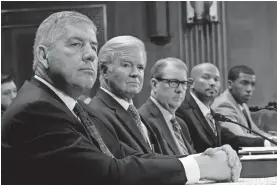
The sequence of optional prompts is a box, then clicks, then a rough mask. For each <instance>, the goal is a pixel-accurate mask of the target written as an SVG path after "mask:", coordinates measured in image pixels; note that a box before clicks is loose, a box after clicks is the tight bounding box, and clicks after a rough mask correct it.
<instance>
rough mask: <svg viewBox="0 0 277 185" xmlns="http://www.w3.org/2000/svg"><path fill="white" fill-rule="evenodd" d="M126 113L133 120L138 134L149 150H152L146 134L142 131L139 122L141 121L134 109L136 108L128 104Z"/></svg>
mask: <svg viewBox="0 0 277 185" xmlns="http://www.w3.org/2000/svg"><path fill="white" fill-rule="evenodd" d="M127 112H128V113H129V114H130V116H131V117H132V118H133V119H134V120H135V122H136V125H137V127H138V129H139V131H140V133H141V134H142V136H143V138H144V140H145V142H146V143H147V145H148V146H149V147H150V149H152V147H151V145H150V143H149V139H148V136H147V133H145V131H144V130H143V127H142V122H141V119H140V116H139V113H138V110H137V109H136V107H135V106H134V105H133V104H130V105H129V107H128V109H127Z"/></svg>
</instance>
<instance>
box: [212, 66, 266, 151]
mask: <svg viewBox="0 0 277 185" xmlns="http://www.w3.org/2000/svg"><path fill="white" fill-rule="evenodd" d="M255 83H256V75H255V73H254V71H253V70H252V69H251V68H249V67H248V66H245V65H240V66H234V67H233V68H231V69H230V71H229V74H228V89H226V90H225V91H224V92H223V93H222V94H221V95H219V96H218V97H217V98H216V99H215V100H214V102H213V104H212V108H213V109H214V110H215V112H218V113H221V114H223V115H225V116H226V117H228V118H229V119H231V120H233V121H235V122H238V123H240V124H242V125H244V126H246V127H248V128H249V129H252V130H254V131H257V132H259V133H261V134H263V135H265V136H267V137H271V135H270V134H267V133H265V132H264V131H262V130H261V129H259V128H258V127H257V125H256V124H255V123H254V122H253V120H252V118H251V115H250V111H249V108H248V106H247V104H246V103H247V102H248V101H249V100H250V98H251V97H252V94H253V92H254V90H255ZM222 126H224V127H225V128H227V129H228V130H230V131H231V132H232V133H234V134H236V135H238V136H248V137H258V136H256V135H254V133H250V132H249V131H248V130H246V129H244V128H242V127H240V126H238V125H235V124H233V123H228V122H223V123H222ZM265 145H266V146H268V145H269V146H270V144H269V143H268V144H267V142H266V143H265Z"/></svg>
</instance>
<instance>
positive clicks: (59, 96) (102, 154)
mask: <svg viewBox="0 0 277 185" xmlns="http://www.w3.org/2000/svg"><path fill="white" fill-rule="evenodd" d="M96 31H97V29H96V27H95V25H94V23H93V22H92V21H91V20H90V19H89V18H88V17H86V16H84V15H82V14H80V13H77V12H58V13H54V14H52V15H51V16H49V17H48V18H47V19H45V20H44V21H43V22H42V23H41V25H40V26H39V28H38V30H37V33H36V39H35V44H34V64H33V70H34V73H35V75H34V77H33V78H32V80H31V81H30V82H28V81H26V82H25V83H24V85H23V86H22V87H21V88H20V90H19V92H18V95H17V97H16V98H15V99H14V101H13V102H12V104H11V105H10V106H9V108H8V109H7V110H6V112H5V113H4V115H3V117H2V124H1V127H2V129H1V132H2V182H5V184H93V183H95V184H115V185H125V184H126V185H139V184H146V185H147V184H149V185H153V184H154V185H156V184H159V185H163V184H164V185H166V184H167V185H170V184H189V183H195V182H197V181H198V180H199V179H210V180H216V181H217V180H220V181H221V180H229V181H236V180H238V178H239V176H240V171H241V163H240V161H239V158H238V156H237V154H236V152H235V151H234V150H233V149H232V148H231V147H230V146H229V145H223V146H221V145H222V144H224V143H230V144H231V145H232V146H233V147H237V146H238V145H252V144H253V145H263V142H264V141H263V140H262V139H261V138H257V137H246V136H235V134H233V133H232V132H231V131H229V130H227V129H226V130H225V129H224V128H221V126H219V124H217V123H216V122H215V121H214V120H212V117H211V116H210V117H209V119H208V118H205V117H207V115H210V114H212V113H213V112H212V111H211V109H210V104H211V102H212V101H213V99H214V98H215V96H216V94H217V92H218V90H219V86H220V83H219V81H220V79H219V78H220V76H219V71H218V69H217V68H216V67H215V66H214V65H213V64H210V63H204V64H200V65H197V66H195V67H194V68H193V70H192V72H191V77H192V79H193V82H192V81H190V80H188V78H187V73H188V69H187V66H186V65H185V63H184V62H183V61H181V60H179V59H176V58H165V59H161V60H159V61H158V62H156V63H155V65H154V66H153V68H152V70H151V82H150V84H151V96H150V98H149V100H147V101H146V103H145V104H144V105H143V106H142V107H141V108H140V109H139V110H137V109H136V107H135V106H134V105H133V101H132V98H133V97H134V96H135V95H136V94H138V93H139V92H140V91H141V89H142V86H143V78H144V70H145V68H146V64H147V59H146V51H145V46H144V44H143V42H142V41H140V40H139V39H137V38H135V37H132V36H119V37H115V38H113V39H111V40H109V41H108V42H107V43H105V45H104V46H103V47H102V48H101V49H100V51H99V54H98V56H97V46H98V43H97V39H96ZM98 63H99V65H98ZM98 66H99V72H100V75H99V76H100V86H101V87H100V89H99V92H98V94H97V96H95V97H94V98H93V100H92V101H91V102H90V104H89V105H87V104H85V103H83V102H80V101H77V99H78V98H79V97H80V95H82V94H83V93H84V92H85V91H88V90H89V89H91V88H92V87H93V84H94V82H95V80H96V77H97V71H98ZM240 74H241V73H240ZM236 80H237V79H235V80H234V83H236ZM191 82H192V83H191ZM190 84H191V86H190V91H189V90H188V91H187V88H188V86H189V85H190ZM230 86H232V84H230ZM186 92H187V93H186ZM185 97H186V99H185ZM184 99H185V101H184V103H183V104H182V102H183V100H184ZM181 104H182V105H181ZM180 105H181V107H180ZM183 107H184V108H183ZM178 108H179V109H178ZM198 123H199V124H198ZM195 138H197V139H196V140H195ZM198 140H199V141H198ZM217 146H218V147H217ZM210 147H216V148H210ZM195 150H196V151H197V152H198V153H199V152H203V153H202V154H198V155H189V154H193V153H195ZM161 154H163V155H161Z"/></svg>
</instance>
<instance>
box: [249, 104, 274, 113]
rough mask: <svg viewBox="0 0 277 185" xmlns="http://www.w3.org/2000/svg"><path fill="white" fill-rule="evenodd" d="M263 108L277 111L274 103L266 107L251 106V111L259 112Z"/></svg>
mask: <svg viewBox="0 0 277 185" xmlns="http://www.w3.org/2000/svg"><path fill="white" fill-rule="evenodd" d="M263 109H265V110H275V111H277V107H274V106H272V105H267V106H265V107H258V106H252V107H249V111H250V112H258V111H260V110H263Z"/></svg>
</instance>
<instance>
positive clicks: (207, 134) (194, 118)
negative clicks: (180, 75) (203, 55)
mask: <svg viewBox="0 0 277 185" xmlns="http://www.w3.org/2000/svg"><path fill="white" fill-rule="evenodd" d="M212 114H213V111H212ZM176 115H177V116H179V117H180V118H182V119H183V120H184V121H185V122H186V123H187V126H188V128H189V132H190V135H191V138H192V141H193V144H194V149H195V150H196V151H197V152H203V151H205V150H206V149H207V148H210V147H217V146H221V145H223V144H230V145H231V146H232V147H233V148H234V149H235V150H238V148H239V147H240V146H263V142H264V141H263V140H262V139H261V138H249V137H241V136H236V135H234V134H233V133H231V132H230V131H228V130H227V129H225V128H223V127H222V126H220V124H219V123H218V122H217V121H216V123H215V125H216V129H217V136H216V135H215V134H214V133H213V131H212V129H211V128H210V126H209V124H208V122H207V120H206V118H205V117H204V115H203V114H202V112H201V110H200V108H199V107H198V105H197V103H196V102H195V100H194V99H193V97H192V96H191V94H190V92H189V91H188V93H187V94H186V98H185V100H184V102H183V103H182V105H181V106H180V107H179V109H178V110H177V111H176Z"/></svg>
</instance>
